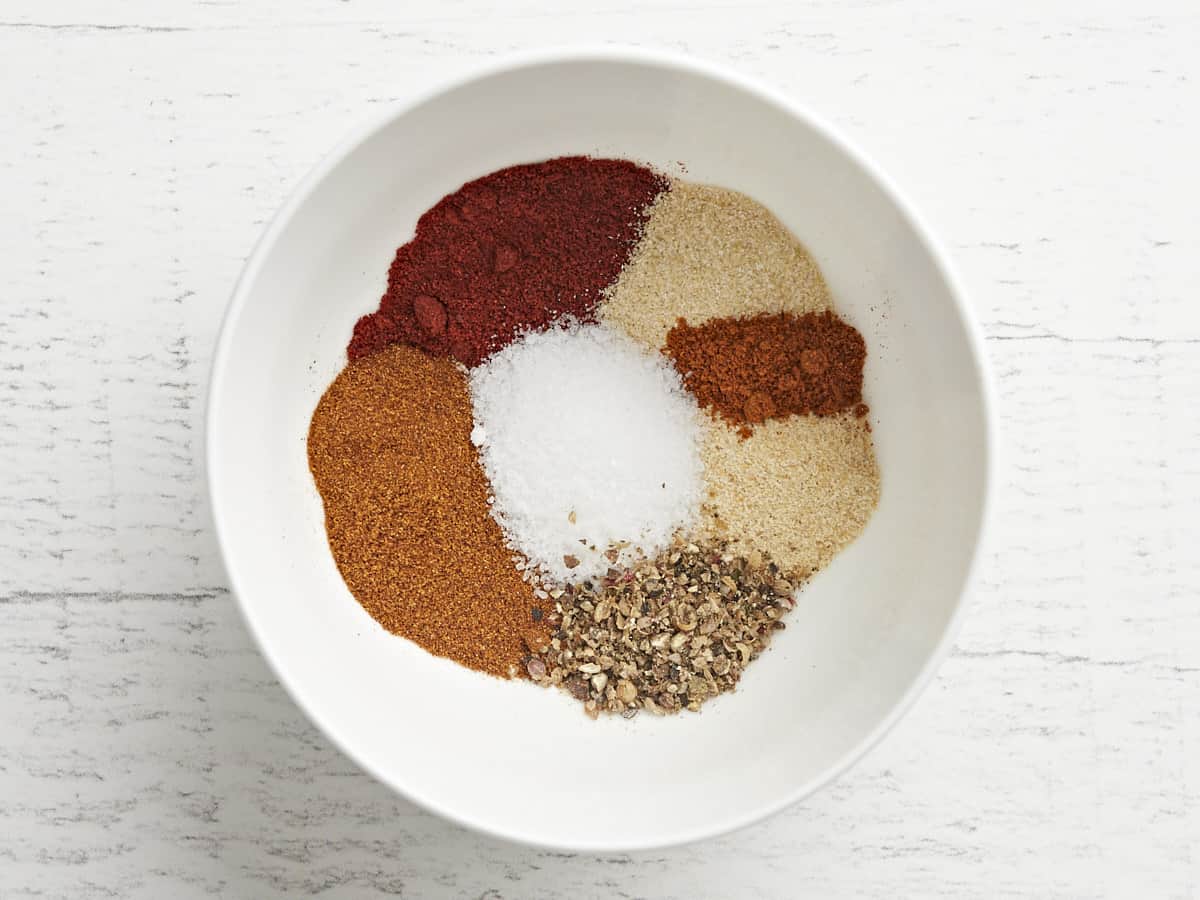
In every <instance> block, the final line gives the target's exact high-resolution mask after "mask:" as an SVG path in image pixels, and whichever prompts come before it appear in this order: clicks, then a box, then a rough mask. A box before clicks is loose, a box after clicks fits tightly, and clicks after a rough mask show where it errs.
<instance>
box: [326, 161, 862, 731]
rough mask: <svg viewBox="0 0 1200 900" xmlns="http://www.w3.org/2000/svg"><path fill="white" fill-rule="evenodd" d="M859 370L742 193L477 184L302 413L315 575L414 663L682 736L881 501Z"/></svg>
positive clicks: (456, 197)
mask: <svg viewBox="0 0 1200 900" xmlns="http://www.w3.org/2000/svg"><path fill="white" fill-rule="evenodd" d="M866 355H867V347H866V343H865V341H864V340H863V338H862V336H861V334H860V333H859V332H858V331H857V330H856V329H855V328H854V327H853V326H851V325H850V324H849V323H847V322H845V321H843V320H842V319H840V318H839V317H838V316H837V315H836V314H835V313H834V311H833V302H832V298H831V297H830V295H829V291H828V289H827V287H826V285H825V282H824V279H823V278H822V277H821V274H820V270H819V268H818V267H817V265H816V263H815V262H814V261H813V260H812V259H811V257H809V255H808V253H807V251H806V250H805V249H804V247H803V246H802V245H801V244H800V243H799V242H798V241H797V240H796V239H795V237H794V236H792V235H791V234H790V233H789V232H788V231H787V230H786V229H785V228H784V227H783V226H782V225H780V224H779V222H778V221H777V220H776V219H775V218H774V217H773V216H772V215H771V214H770V212H769V211H768V210H767V209H766V208H765V207H763V206H761V205H760V204H758V203H756V202H755V201H753V200H751V199H750V198H748V197H746V196H744V195H742V194H738V193H736V192H733V191H729V190H725V189H722V188H716V187H709V186H704V185H694V184H689V183H687V182H685V181H681V180H679V179H669V178H667V177H666V176H664V175H661V174H659V173H656V172H654V171H652V170H650V169H648V168H645V167H643V166H639V165H637V164H635V163H632V162H628V161H625V160H612V159H592V158H588V157H564V158H559V159H552V160H548V161H546V162H542V163H532V164H527V165H520V166H513V167H510V168H507V169H503V170H501V171H498V172H495V173H493V174H491V175H487V176H485V177H483V178H479V179H477V180H475V181H473V182H471V183H469V184H467V185H464V186H463V187H462V188H460V189H459V190H457V191H455V192H454V193H453V194H450V195H448V196H447V197H444V198H443V199H442V200H441V201H439V202H438V203H437V204H436V205H435V206H434V207H433V208H432V209H430V210H429V211H428V212H427V213H425V214H424V215H423V216H421V218H420V221H419V222H418V224H417V230H416V235H415V237H414V238H413V239H412V240H411V241H409V242H408V243H406V244H404V245H403V246H401V247H400V248H399V249H398V250H397V251H396V256H395V260H394V262H393V263H392V266H391V270H390V271H389V273H388V287H387V292H386V293H385V294H384V296H383V298H382V300H381V301H380V305H379V309H378V310H377V311H376V312H374V313H371V314H369V315H367V316H364V317H363V318H361V319H360V320H359V322H358V324H357V325H356V326H355V328H354V334H353V337H352V339H351V341H350V344H349V346H348V348H347V356H348V358H349V362H348V363H347V365H346V368H345V369H344V370H343V371H342V373H341V374H340V375H339V376H338V377H337V379H336V380H335V381H334V382H333V384H332V385H330V387H329V389H328V390H327V391H326V392H325V395H324V396H323V397H322V398H321V401H320V403H319V404H318V406H317V409H316V411H315V412H314V414H313V417H312V422H311V425H310V428H309V437H308V454H309V465H310V468H311V470H312V473H313V478H314V480H315V482H316V485H317V489H318V491H319V492H320V494H321V497H322V499H323V501H324V504H325V524H326V531H327V534H328V538H329V545H330V548H331V550H332V552H333V555H334V559H335V560H336V562H337V564H338V568H339V570H340V572H341V573H342V576H343V578H344V579H345V581H346V585H347V586H348V587H349V588H350V591H351V592H352V593H353V594H354V596H355V597H356V598H357V599H358V601H359V602H360V603H361V604H362V606H363V608H364V609H366V610H367V611H368V612H369V613H370V614H371V615H372V616H373V617H374V618H375V619H376V620H377V621H378V622H379V623H380V624H381V625H383V626H384V627H385V628H387V629H388V630H389V631H392V632H393V633H395V634H398V635H401V636H403V637H406V638H409V639H410V640H412V641H414V642H416V643H417V644H419V645H420V646H421V647H423V648H425V649H426V650H427V651H429V652H430V653H434V654H436V655H438V656H443V657H446V658H448V659H452V660H454V661H455V662H458V663H461V664H463V665H465V666H468V667H470V668H473V669H477V670H479V671H481V672H485V673H488V674H491V675H497V676H502V677H527V678H530V679H532V680H533V681H535V682H538V683H541V684H544V685H551V686H558V687H561V688H562V689H563V690H564V691H566V693H567V694H569V695H570V696H571V697H574V698H575V699H577V700H579V701H580V702H581V703H582V704H583V706H584V710H585V711H586V712H587V713H588V714H589V715H592V716H597V715H599V714H600V713H602V712H608V713H619V714H621V715H623V716H626V717H631V716H633V715H636V714H637V713H638V712H639V711H642V710H646V711H649V712H654V713H672V712H677V711H680V710H685V709H686V710H692V711H695V710H699V709H700V707H701V706H702V704H704V703H705V702H707V701H708V700H710V699H712V698H714V697H716V696H718V695H719V694H722V693H724V692H727V691H731V690H733V689H734V687H735V686H736V685H737V683H738V681H739V679H740V677H741V674H742V672H743V671H744V669H745V667H746V666H747V665H749V664H750V663H751V662H752V661H753V660H754V659H756V658H757V657H758V656H759V655H760V654H761V653H762V652H763V650H765V649H766V648H767V646H768V645H769V642H770V640H771V637H772V635H774V633H775V632H776V631H779V630H781V629H783V628H784V627H785V623H784V617H785V614H786V613H787V611H788V610H789V609H791V608H792V606H794V602H795V601H794V596H793V595H794V593H795V591H796V590H797V589H798V588H800V587H802V586H803V584H804V582H805V580H806V579H808V578H809V577H811V575H812V574H813V573H814V572H816V571H817V570H818V569H819V568H821V567H822V566H823V565H825V564H827V563H828V562H829V561H830V560H831V559H832V558H833V556H834V555H835V554H836V553H837V552H838V550H840V549H841V548H842V547H844V546H845V545H846V544H848V543H849V542H850V541H852V540H853V539H854V537H855V536H856V535H857V534H858V533H859V532H860V531H861V530H862V528H863V527H864V526H865V524H866V522H867V519H868V518H869V516H870V514H871V511H872V509H873V508H874V506H875V504H876V502H877V500H878V494H879V475H878V470H877V468H876V465H875V460H874V453H873V449H872V442H871V438H870V425H869V423H868V421H867V419H866V414H867V411H868V410H867V406H866V404H865V403H864V402H863V396H862V382H863V364H864V362H865V360H866Z"/></svg>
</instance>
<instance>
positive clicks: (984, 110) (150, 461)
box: [0, 0, 1200, 898]
mask: <svg viewBox="0 0 1200 900" xmlns="http://www.w3.org/2000/svg"><path fill="white" fill-rule="evenodd" d="M560 5H561V4H558V3H552V2H550V0H519V2H514V3H509V4H507V7H508V11H507V12H506V13H505V14H504V15H502V16H497V17H494V18H489V17H488V16H487V15H486V9H487V8H488V7H489V6H490V4H486V3H483V2H480V0H453V2H451V0H441V2H436V3H435V2H426V3H421V4H416V3H403V2H400V3H397V2H385V0H362V2H359V0H355V2H340V3H335V2H325V0H297V2H291V3H285V2H282V0H280V2H278V3H275V4H254V5H240V4H234V3H229V2H222V0H186V2H185V0H178V2H166V3H162V2H152V0H124V2H120V3H118V2H115V0H110V2H107V3H102V2H85V0H59V2H56V3H52V4H51V3H44V2H40V0H4V2H3V4H2V5H0V116H2V118H0V127H2V132H0V247H2V248H3V250H2V251H0V290H2V291H3V293H2V295H0V297H2V300H0V504H2V506H0V509H2V512H0V616H2V623H3V625H2V627H3V631H2V632H0V722H2V725H3V727H2V730H0V734H2V735H3V737H2V738H0V896H3V897H5V898H10V897H35V896H38V897H41V896H72V897H108V896H121V897H165V896H172V897H176V896H178V897H183V896H200V895H206V894H216V895H222V896H230V897H270V896H276V895H282V894H284V893H299V894H304V893H324V892H330V893H332V894H333V895H336V896H360V895H363V896H369V895H372V894H385V893H395V894H400V895H402V896H408V897H437V896H454V897H458V896H463V897H481V898H516V897H555V896H575V897H592V896H623V897H677V898H684V897H699V896H711V897H739V898H742V897H794V896H801V895H812V896H821V897H834V896H870V897H876V896H878V897H893V896H929V895H934V894H940V895H943V896H956V897H957V896H973V897H997V896H1017V895H1023V896H1038V897H1091V896H1112V897H1133V896H1138V897H1142V896H1145V897H1149V896H1154V897H1172V898H1179V897H1196V896H1198V895H1200V886H1198V885H1200V587H1198V586H1200V555H1198V554H1197V549H1196V540H1195V531H1196V523H1197V521H1198V520H1200V499H1198V498H1200V415H1198V414H1197V397H1198V395H1200V314H1198V313H1197V303H1198V302H1200V299H1198V295H1197V291H1198V289H1200V288H1198V286H1200V253H1198V249H1200V247H1198V240H1197V235H1198V234H1200V214H1198V213H1197V209H1198V208H1200V190H1198V185H1200V181H1198V176H1197V160H1198V159H1200V53H1198V52H1197V48H1198V47H1200V8H1198V7H1197V6H1196V4H1195V3H1194V2H1193V0H1180V2H1176V3H1170V2H1164V0H1142V2H1138V3H1134V4H1131V3H1127V2H1124V0H1121V2H1107V0H1095V2H1089V3H1078V2H1071V0H1059V2H1039V3H1003V4H999V3H970V2H962V0H937V2H926V3H919V4H918V3H903V2H885V0H878V2H869V0H851V2H822V3H819V4H810V5H803V6H802V5H801V4H798V3H795V2H791V0H760V2H756V3H745V4H742V3H711V2H706V0H679V2H668V0H660V2H650V3H646V2H639V3H612V4H604V3H601V2H599V0H596V2H593V3H587V4H578V5H576V6H574V7H571V8H570V9H568V10H566V11H555V9H556V8H557V7H559V6H560ZM581 39H588V40H599V41H631V42H636V43H642V44H650V45H659V46H668V47H672V48H675V49H683V50H687V51H691V52H693V53H696V54H698V55H700V56H705V57H709V58H713V59H717V60H723V61H726V62H729V63H732V64H734V65H736V66H738V67H740V68H741V69H743V70H745V71H747V72H749V73H752V74H755V75H759V76H761V77H763V78H765V79H768V80H770V81H772V82H774V83H776V84H778V85H780V86H781V87H783V88H785V89H786V90H788V91H790V92H792V93H793V94H795V95H796V96H798V97H801V98H803V99H804V100H805V101H807V102H809V103H810V104H811V105H812V106H814V107H816V108H817V109H819V110H820V111H822V112H823V113H824V114H825V115H826V116H828V117H829V118H830V119H832V120H833V121H834V122H836V123H837V124H839V125H841V126H842V127H843V128H845V129H846V130H847V131H848V132H849V133H850V134H851V136H853V137H854V138H857V139H858V140H859V141H860V142H861V143H862V145H863V146H864V147H865V148H866V149H867V150H868V151H869V152H870V153H871V154H872V155H874V156H875V157H876V158H877V159H878V160H879V161H880V162H881V163H882V164H883V165H884V167H885V168H886V169H887V170H889V171H890V172H891V173H892V174H893V175H894V176H895V177H896V179H897V180H898V181H899V182H900V183H901V184H902V185H904V186H905V187H906V188H907V189H908V190H909V191H910V192H911V194H912V195H913V197H914V199H915V200H916V201H917V202H918V204H919V205H920V206H921V207H922V208H923V209H924V210H925V211H926V212H927V214H928V216H929V218H930V219H931V221H932V222H933V224H934V225H935V226H936V227H937V229H938V230H939V231H940V233H941V234H942V235H943V236H944V238H945V240H946V241H947V243H948V244H949V245H950V247H951V249H952V250H953V251H954V254H955V256H956V257H957V260H958V262H959V264H960V267H961V269H962V271H963V274H964V276H965V279H966V282H967V285H968V287H969V288H970V290H971V292H972V298H973V302H974V305H975V309H976V311H977V314H978V316H979V318H980V319H981V320H982V321H983V323H984V324H985V327H986V330H987V333H988V337H989V344H988V346H989V350H990V352H991V355H992V362H993V365H994V368H995V372H996V375H997V380H998V386H999V398H1000V415H1001V420H1002V427H1003V438H1004V448H1005V454H1006V459H1005V461H1004V467H1003V469H1002V475H1001V479H1000V481H1001V484H1000V488H1001V490H1000V494H999V498H998V504H997V508H996V519H995V527H994V529H993V532H992V539H991V542H990V546H989V548H988V551H987V554H986V565H985V567H984V572H983V578H982V584H981V586H980V588H979V590H978V591H977V592H976V596H975V600H974V606H973V609H972V612H971V615H970V617H969V619H968V621H967V625H966V628H965V630H964V631H963V633H962V635H961V637H960V639H959V641H958V645H957V648H956V650H955V652H954V655H953V656H952V658H951V659H950V660H949V661H948V662H947V664H946V665H945V666H944V667H943V669H942V671H941V675H940V677H939V679H938V680H937V682H936V683H935V684H934V685H933V687H932V688H931V690H930V691H929V692H928V694H926V696H925V697H924V698H923V700H922V701H921V702H920V704H919V705H918V706H917V708H916V709H915V711H914V712H913V713H912V714H911V715H910V716H909V717H908V718H907V719H906V721H905V722H904V723H902V724H901V726H900V727H899V728H898V729H897V730H896V731H895V732H894V733H893V734H892V735H891V736H890V737H889V738H888V739H887V740H886V741H885V742H884V743H883V744H882V745H881V746H880V747H879V748H877V749H876V750H875V751H874V752H873V753H871V755H870V756H869V757H868V758H867V759H866V760H865V761H864V762H863V763H862V764H861V765H860V766H859V767H858V768H857V769H855V770H854V771H853V772H852V773H851V774H849V775H848V776H847V777H845V778H844V779H842V781H841V782H840V783H838V784H837V785H836V786H834V787H833V788H832V789H830V790H827V791H825V792H824V793H822V794H820V795H818V796H816V797H814V798H813V799H811V800H810V801H809V802H808V803H806V804H804V805H803V806H801V807H798V808H794V809H792V810H790V811H789V812H787V813H785V814H783V815H781V816H779V817H777V818H775V819H773V820H771V821H769V822H766V823H765V824H762V825H759V826H757V827H753V828H750V829H748V830H745V831H742V832H740V833H737V834H734V835H732V836H729V837H727V838H724V839H721V840H717V841H713V842H710V843H708V844H704V845H700V846H694V847H686V848H681V849H676V850H670V851H666V852H659V853H653V854H646V855H634V856H614V857H604V858H595V857H588V856H570V855H563V854H558V853H544V852H538V851H534V850H529V849H524V848H520V847H514V846H508V845H506V844H501V843H497V842H495V841H492V840H489V839H485V838H482V837H478V836H476V835H474V834H470V833H467V832H464V831H461V830H459V829H457V828H455V827H453V826H450V825H448V824H446V823H444V822H442V821H439V820H438V819H435V818H433V817H432V816H430V815H428V814H426V813H424V812H421V811H419V810H417V809H415V808H414V807H413V806H411V805H410V804H408V803H405V802H403V801H400V800H398V799H396V798H395V797H393V796H392V795H390V794H389V793H388V792H387V791H386V790H385V789H383V788H382V787H380V786H379V785H377V784H376V783H374V782H373V781H372V780H371V779H370V778H368V777H366V776H365V775H363V774H361V773H359V772H358V771H356V769H355V767H354V766H353V765H351V764H350V763H349V762H347V761H346V760H345V759H344V758H343V757H342V756H341V755H340V754H339V753H338V752H337V751H336V750H334V749H333V748H332V747H331V746H330V745H329V744H328V743H327V742H326V741H325V740H324V739H323V738H322V737H321V736H320V735H318V734H317V733H316V732H315V731H314V730H313V729H312V728H311V727H310V726H309V725H308V724H307V722H306V721H305V719H304V718H303V717H302V716H301V715H300V713H299V712H298V711H297V710H296V708H295V707H294V706H293V705H292V704H291V702H290V701H289V700H288V698H287V697H286V696H285V695H284V693H283V692H282V690H281V689H280V687H279V686H278V684H277V683H276V682H275V680H274V678H273V677H272V676H271V674H270V673H269V671H268V670H267V668H266V666H265V665H264V663H263V662H262V660H261V659H260V658H259V657H258V655H257V653H256V652H255V650H254V649H253V647H252V646H251V644H250V640H249V638H248V636H247V634H246V632H245V630H244V629H243V627H242V624H241V621H240V620H239V618H238V615H237V613H236V611H235V609H234V608H233V600H232V598H231V597H230V595H229V593H228V591H227V590H226V588H225V583H224V578H223V575H222V571H221V568H220V565H219V562H218V559H217V554H216V550H215V547H214V544H213V539H212V535H211V532H210V529H209V526H208V522H207V518H206V516H207V514H206V510H205V501H204V494H203V480H202V479H203V472H202V466H201V449H202V441H201V435H202V414H203V395H204V385H205V380H206V377H207V373H208V365H209V356H210V350H211V348H212V345H213V341H214V338H215V335H216V331H217V327H218V324H219V321H220V318H221V313H222V310H223V308H224V305H225V301H226V298H227V296H228V294H229V291H230V288H231V286H232V284H233V281H234V279H235V277H236V275H237V273H238V269H239V266H240V265H241V262H242V260H243V258H244V257H245V255H246V254H247V253H248V252H249V249H250V247H251V245H252V243H253V241H254V239H255V237H256V235H257V233H258V232H259V230H260V229H261V228H262V226H263V224H264V222H266V220H267V219H268V218H269V217H270V216H271V214H272V213H273V211H274V210H275V208H276V207H277V206H278V204H279V203H280V201H281V200H282V198H283V197H284V195H285V193H286V192H287V191H288V190H289V189H290V188H291V186H292V185H294V183H295V182H296V181H297V180H298V179H299V178H300V177H301V175H302V174H303V173H304V172H305V171H306V170H307V169H308V168H309V167H310V166H311V165H312V164H313V163H314V161H315V160H316V159H317V158H318V157H319V156H320V155H321V154H322V153H323V152H324V151H325V149H327V147H328V146H329V145H330V144H331V142H332V141H333V140H334V138H335V137H336V136H338V135H339V134H340V133H342V132H343V131H345V130H346V129H347V128H348V127H349V126H350V125H351V124H353V123H355V122H357V121H359V120H361V119H362V118H364V117H365V116H368V115H372V114H374V113H375V112H376V111H377V110H378V109H379V107H380V106H381V105H382V104H385V103H387V102H389V101H392V100H394V99H397V98H402V97H404V96H405V95H406V94H408V93H409V92H411V91H413V90H415V89H417V88H420V87H422V86H425V85H427V84H429V83H431V82H433V81H434V80H436V79H439V78H442V77H444V76H447V75H450V74H451V73H454V72H457V71H458V70H459V69H460V67H462V66H463V65H464V64H468V63H471V62H473V61H477V60H478V59H479V58H480V57H483V56H486V55H491V54H493V53H497V52H503V51H507V50H511V49H517V48H525V47H532V46H539V45H545V44H550V43H559V42H567V41H578V40H581Z"/></svg>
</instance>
